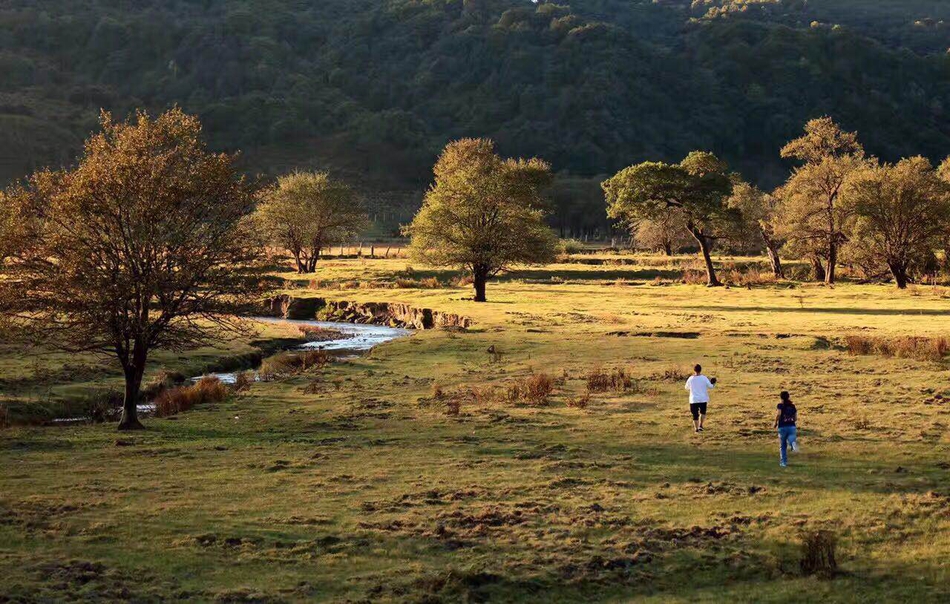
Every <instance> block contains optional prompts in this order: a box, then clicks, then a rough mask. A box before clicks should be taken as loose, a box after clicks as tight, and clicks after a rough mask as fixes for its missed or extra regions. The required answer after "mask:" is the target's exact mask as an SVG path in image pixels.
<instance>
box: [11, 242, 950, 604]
mask: <svg viewBox="0 0 950 604" xmlns="http://www.w3.org/2000/svg"><path fill="white" fill-rule="evenodd" d="M598 257H603V258H604V259H605V260H606V259H609V260H611V261H612V262H613V263H612V264H610V265H606V264H591V265H587V264H580V263H578V262H565V263H559V264H556V265H552V266H549V267H527V268H522V269H519V270H517V271H516V272H514V273H512V274H509V275H507V276H505V277H503V278H502V279H499V280H495V281H492V282H491V283H490V284H489V287H488V298H489V302H488V303H486V304H475V303H473V302H472V301H471V300H470V299H468V298H470V297H471V292H470V291H469V290H461V289H459V288H457V287H454V286H453V287H444V288H441V289H422V288H409V289H394V288H392V287H391V283H392V282H393V280H394V279H395V278H397V277H398V276H401V274H402V271H403V270H404V268H405V260H392V259H390V260H371V261H365V262H360V261H357V260H338V259H328V260H327V261H326V262H324V263H322V265H321V267H320V269H319V274H318V275H307V276H304V277H303V279H305V280H307V279H311V278H319V279H320V280H321V282H322V283H324V284H326V286H325V287H324V288H322V289H318V290H309V289H307V288H306V281H303V282H302V285H301V286H300V287H299V288H288V291H291V292H293V293H295V294H296V295H313V296H321V297H331V298H336V299H340V300H354V301H393V302H403V303H406V304H410V305H412V306H416V307H419V308H434V309H438V310H444V311H447V312H452V313H457V314H461V315H465V316H468V317H471V318H472V319H473V320H474V326H473V327H472V328H470V329H467V330H429V331H423V332H418V333H416V334H415V335H413V336H412V337H410V338H406V339H401V340H398V341H394V342H391V343H389V344H386V345H383V346H380V347H378V348H377V349H375V350H374V351H373V353H372V354H371V355H368V356H364V357H361V358H359V359H355V360H353V361H352V362H347V363H333V364H331V365H328V366H326V367H324V369H323V370H322V371H321V372H320V374H319V376H320V378H319V380H314V376H315V375H316V374H314V373H309V374H301V373H292V374H290V375H287V376H284V377H280V378H279V379H274V380H273V381H270V382H263V383H258V384H255V385H254V387H253V388H251V389H250V390H249V391H247V392H246V393H245V394H244V395H242V396H240V397H229V398H228V399H226V400H225V401H223V402H221V403H218V404H215V405H204V406H200V405H199V406H198V407H195V408H194V409H193V410H192V411H191V412H189V413H182V414H179V415H178V416H176V419H175V420H174V421H172V420H166V419H151V420H148V421H147V422H146V425H147V426H148V428H149V430H148V431H146V432H145V433H142V434H133V435H124V434H123V435H122V436H121V441H122V442H123V444H122V445H117V436H116V434H115V432H114V429H113V427H112V426H110V425H102V426H71V427H63V428H55V429H54V428H38V427H25V428H16V427H14V428H8V429H5V430H4V432H3V434H2V435H0V439H2V440H0V443H2V444H0V467H2V468H4V469H5V471H2V472H0V543H3V552H2V555H0V593H3V594H4V595H7V596H8V597H10V599H12V600H13V601H17V600H18V599H19V600H25V601H32V600H50V601H52V600H59V599H63V598H65V597H72V599H74V600H85V601H91V600H109V599H110V598H111V599H115V598H116V594H122V595H123V597H124V599H127V600H140V601H149V600H153V601H154V600H170V599H174V598H179V599H180V598H182V597H186V598H192V599H199V600H219V601H240V600H244V601H249V600H251V601H282V600H289V601H301V600H310V601H331V602H332V601H373V602H401V601H431V602H438V601H442V602H454V601H465V600H468V601H500V602H521V601H525V602H528V601H530V602H537V601H549V602H593V601H611V602H628V601H637V602H648V603H654V602H655V603H660V602H663V603H666V602H692V601H707V602H714V601H715V602H757V601H769V602H799V601H822V602H828V603H832V602H853V601H874V602H907V601H913V602H939V601H946V600H947V599H948V598H950V570H948V567H947V565H946V560H947V557H948V555H950V516H948V515H947V513H946V512H947V510H948V509H950V500H948V494H947V489H946V485H947V483H948V480H950V465H948V464H947V459H948V453H950V435H948V430H947V427H948V425H950V420H948V419H947V409H948V406H947V405H948V404H950V387H947V386H945V385H944V382H945V376H944V375H943V374H944V371H943V368H942V366H939V365H936V364H935V363H933V362H932V361H929V360H928V361H920V360H917V359H916V358H898V357H897V356H894V357H884V356H880V355H877V354H873V355H852V354H850V353H849V352H848V350H846V349H845V348H844V347H841V346H837V345H835V344H836V343H838V342H842V338H843V337H844V335H845V334H853V333H860V334H861V335H863V336H866V337H880V338H887V339H893V338H901V337H908V336H910V337H917V338H940V337H942V336H946V335H948V334H950V316H948V315H947V313H946V308H947V302H948V300H950V293H948V290H947V289H946V288H942V287H935V288H930V287H928V288H916V291H915V292H914V293H912V292H897V291H895V289H894V288H893V287H892V286H888V285H858V284H853V283H843V284H839V285H838V286H836V287H834V288H828V287H823V286H821V285H817V284H809V283H794V282H793V283H788V282H781V283H774V284H772V283H762V284H751V289H749V287H748V286H742V287H724V288H717V289H712V290H710V289H708V288H706V287H703V286H700V285H695V286H694V285H685V284H682V283H680V282H679V277H680V274H679V271H681V270H682V268H683V267H691V266H693V265H694V262H695V259H694V258H685V257H678V258H674V259H672V260H667V259H665V258H663V257H659V256H656V257H654V256H642V255H625V254H615V253H611V254H598V255H592V256H590V257H588V256H585V257H584V258H580V259H578V258H574V259H573V260H585V261H587V260H589V259H591V258H598ZM728 261H729V262H737V263H740V262H748V261H747V260H743V259H729V260H728ZM790 264H791V268H794V266H795V265H794V263H790ZM761 265H762V266H763V267H764V266H765V264H764V260H762V262H761ZM288 276H289V277H290V278H292V279H298V277H297V276H296V275H293V274H288ZM455 276H457V272H455V271H444V270H439V269H429V268H426V267H416V269H415V270H414V273H413V276H412V278H414V279H425V278H428V277H436V278H437V279H438V280H439V281H440V282H441V283H451V282H452V280H453V278H454V277H455ZM552 277H557V279H558V280H560V281H563V282H561V283H557V282H555V281H552ZM656 278H660V279H661V280H662V281H663V286H662V287H654V286H652V285H651V284H652V283H653V281H654V279H656ZM342 281H352V282H355V283H358V284H361V285H360V286H359V287H358V288H357V289H352V290H340V289H337V288H336V287H335V285H332V284H336V283H338V282H342ZM618 282H622V283H623V286H622V287H618V286H617V285H616V284H617V283H618ZM684 334H687V335H686V336H684ZM492 347H493V348H492ZM489 349H493V350H496V351H504V356H503V359H500V360H499V361H498V362H492V359H491V356H490V355H489V354H486V351H487V350H489ZM16 352H17V351H9V353H7V354H0V375H2V376H3V377H4V379H5V380H7V381H6V382H5V383H4V387H5V388H9V387H10V386H11V384H13V385H15V382H16V380H17V379H19V378H24V379H30V378H31V376H33V375H34V374H33V371H32V369H31V368H30V367H29V366H25V365H23V364H22V362H20V361H18V360H17V356H16V354H15V353H16ZM190 354H192V353H187V354H186V355H183V356H187V355H190ZM162 359H163V360H162V361H161V363H160V364H168V365H169V367H170V368H171V366H172V365H173V364H178V366H180V364H182V363H184V362H186V361H187V359H181V360H180V359H178V357H177V355H164V356H163V357H162ZM42 362H43V367H42V368H41V369H42V374H43V375H55V374H56V372H57V367H59V366H60V365H62V363H63V362H64V358H63V357H54V358H53V359H48V358H44V359H43V361H42ZM73 362H75V360H74V361H73ZM697 362H699V363H702V364H703V366H704V368H705V370H706V373H707V374H708V375H710V376H717V377H718V378H719V383H718V387H717V389H716V390H715V391H713V393H712V397H713V398H712V402H711V404H710V407H709V416H708V418H707V430H706V432H705V433H703V434H696V433H695V432H693V430H692V427H691V420H690V417H689V412H688V407H687V400H686V393H685V391H684V390H683V380H685V378H686V376H688V374H689V373H690V368H691V367H692V365H693V364H694V363H697ZM614 368H623V371H624V374H625V375H626V376H628V377H629V378H630V379H631V380H632V383H634V384H637V386H636V387H633V388H629V389H625V390H623V391H618V390H615V389H613V388H610V387H609V386H608V390H607V391H606V392H604V393H598V394H594V395H590V394H588V391H587V376H588V374H590V373H592V372H596V371H598V369H600V370H601V371H602V372H603V373H605V374H609V373H610V372H612V371H614ZM542 373H543V374H545V375H546V376H548V378H549V379H548V380H546V381H548V382H550V383H551V384H553V386H552V390H551V391H550V392H549V394H548V396H547V399H546V404H544V405H533V404H525V403H524V402H517V403H509V402H508V401H506V400H505V394H506V387H507V385H508V384H512V383H519V384H523V383H524V382H525V381H526V378H528V377H530V376H534V375H537V374H542ZM608 383H609V380H608ZM311 384H315V385H313V386H312V387H311ZM525 386H526V389H527V385H525ZM70 387H71V386H70V385H69V384H64V385H62V386H61V388H64V389H68V388H70ZM781 390H789V391H791V393H792V397H793V398H794V399H795V401H796V404H797V405H798V409H799V417H800V421H801V425H802V427H801V433H800V436H799V441H800V443H801V444H802V448H803V451H802V452H801V453H799V454H798V455H797V456H795V455H793V456H792V457H791V459H790V462H791V463H790V466H789V467H788V468H786V469H781V468H779V467H778V446H777V439H776V436H775V434H774V432H773V431H772V430H771V428H770V425H771V421H772V418H773V416H774V412H775V411H774V410H775V404H776V403H777V402H778V400H777V399H778V393H779V392H780V391H781ZM450 402H451V404H450ZM456 404H457V413H456V409H455V405H456ZM143 510H149V511H150V512H152V513H147V514H143V513H142V511H143ZM822 530H829V531H831V532H832V533H833V534H834V535H835V536H837V537H838V539H837V543H836V546H835V551H834V559H835V562H836V564H837V566H838V572H837V573H834V574H824V573H818V574H815V575H805V574H804V573H803V568H802V560H803V558H804V557H805V553H806V551H805V550H804V549H803V547H804V546H803V540H802V538H801V535H809V534H813V533H815V532H818V531H822ZM826 566H827V565H826Z"/></svg>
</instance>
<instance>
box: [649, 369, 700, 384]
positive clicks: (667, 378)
mask: <svg viewBox="0 0 950 604" xmlns="http://www.w3.org/2000/svg"><path fill="white" fill-rule="evenodd" d="M691 375H692V373H691V372H688V371H685V370H683V368H682V367H678V366H676V365H670V366H669V367H667V368H666V369H664V370H663V371H660V372H658V373H654V374H653V378H654V379H658V380H662V381H664V382H682V381H684V380H686V378H688V377H689V376H691Z"/></svg>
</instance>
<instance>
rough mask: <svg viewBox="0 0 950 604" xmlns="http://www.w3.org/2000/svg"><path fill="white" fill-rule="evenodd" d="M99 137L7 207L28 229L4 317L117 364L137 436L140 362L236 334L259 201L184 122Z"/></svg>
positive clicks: (1, 298)
mask: <svg viewBox="0 0 950 604" xmlns="http://www.w3.org/2000/svg"><path fill="white" fill-rule="evenodd" d="M101 124H102V132H101V133H99V134H96V135H94V136H92V137H91V138H90V139H89V140H88V141H87V142H86V145H85V150H84V153H83V155H82V157H81V158H80V161H79V165H78V166H77V167H76V168H75V169H74V170H71V171H63V172H48V171H41V172H37V173H36V174H34V175H33V176H32V178H31V179H30V180H29V183H28V185H27V186H26V187H25V188H22V189H15V190H13V191H11V192H10V193H9V199H8V201H9V202H10V203H11V204H12V205H13V206H14V208H15V210H14V212H15V213H18V214H20V215H30V216H33V217H34V220H33V221H31V222H30V223H29V224H28V225H27V226H26V228H27V229H28V236H27V237H25V238H23V239H22V241H25V242H27V243H26V244H24V245H20V246H17V249H15V250H14V251H13V253H12V255H11V256H10V258H8V260H7V262H6V263H4V264H3V267H2V269H3V274H2V278H0V308H2V310H3V311H4V314H6V315H7V316H11V315H12V316H13V317H14V320H15V322H16V323H17V324H18V325H19V326H20V327H21V328H22V329H24V330H25V331H26V334H27V335H28V336H29V337H30V338H31V339H33V340H34V341H37V340H39V341H43V342H46V343H48V344H50V345H53V346H57V347H61V348H63V349H65V350H69V351H91V352H94V353H99V354H102V355H109V356H113V357H115V358H116V359H118V361H119V363H120V364H121V366H122V369H123V372H124V375H125V399H124V403H123V410H122V418H121V421H120V423H119V428H120V429H123V430H126V429H128V430H131V429H139V428H141V427H142V425H141V423H139V420H138V416H137V413H136V403H137V402H138V398H139V390H140V386H141V383H142V375H143V373H144V372H145V368H146V365H147V362H148V357H149V354H150V353H151V352H152V351H153V350H154V349H156V348H167V349H181V348H184V347H188V346H193V345H198V344H200V343H202V342H205V341H207V340H208V339H209V338H212V337H215V336H219V335H221V334H222V332H228V331H234V330H239V329H241V328H242V325H241V324H240V323H239V322H238V321H237V320H236V319H234V318H232V315H231V314H229V313H230V312H231V311H232V310H233V309H234V308H236V307H237V306H239V305H241V304H244V303H246V302H248V301H250V300H252V299H253V297H254V296H255V295H256V294H257V293H258V289H257V288H258V280H257V279H255V278H254V276H255V275H254V274H253V273H251V272H249V271H251V269H253V268H255V267H256V266H258V262H259V260H260V258H261V254H260V248H261V246H260V245H258V243H257V241H256V239H255V237H254V236H253V232H252V230H251V229H250V228H249V225H248V222H249V221H248V220H247V219H248V216H249V215H250V213H251V211H252V210H253V207H254V195H253V192H252V191H251V190H250V188H249V187H248V185H247V183H245V181H244V180H243V179H242V178H240V177H238V176H237V175H236V173H235V170H234V167H233V158H232V157H230V156H227V155H219V154H213V153H209V152H208V151H206V150H205V146H204V144H203V143H202V142H201V140H200V133H201V128H200V125H199V123H198V120H197V119H196V118H194V117H191V116H188V115H185V114H184V113H182V112H181V111H180V110H177V109H175V110H171V111H168V112H167V113H164V114H162V115H161V116H159V117H158V118H155V119H152V118H150V117H149V116H148V115H146V114H145V113H139V114H137V116H136V117H135V119H134V120H132V121H130V122H128V123H122V122H114V121H113V120H112V118H111V117H110V116H109V114H107V113H103V114H102V119H101Z"/></svg>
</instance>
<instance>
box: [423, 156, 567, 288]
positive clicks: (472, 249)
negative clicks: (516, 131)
mask: <svg viewBox="0 0 950 604" xmlns="http://www.w3.org/2000/svg"><path fill="white" fill-rule="evenodd" d="M434 172H435V183H434V184H433V185H432V187H431V188H430V189H429V191H428V192H427V193H426V196H425V200H424V201H423V203H422V208H421V209H420V210H419V213H418V214H416V217H415V218H414V219H413V221H412V224H410V225H409V227H408V228H407V229H406V232H407V234H408V235H409V236H410V237H411V238H412V239H411V244H410V253H411V255H412V257H413V258H415V259H417V260H419V261H420V262H423V263H426V264H429V265H434V266H458V267H464V268H466V269H467V270H469V271H470V272H471V275H472V279H473V284H474V287H475V301H476V302H484V301H485V298H486V296H485V284H486V281H487V280H488V279H490V278H492V277H494V276H496V275H498V274H499V273H501V272H502V271H505V270H507V269H509V268H511V267H512V266H513V265H515V264H535V263H544V262H550V261H551V260H553V259H554V257H555V254H556V250H557V238H556V237H555V236H554V233H553V231H551V229H550V228H549V227H548V226H547V224H546V223H545V221H544V215H545V213H544V209H543V207H544V200H543V198H542V196H541V193H542V189H543V188H544V187H545V186H547V185H548V184H549V183H550V181H551V171H550V167H549V166H548V164H546V163H545V162H543V161H541V160H539V159H528V160H524V159H502V158H500V157H499V156H498V155H496V154H495V145H494V143H492V142H491V141H490V140H487V139H462V140H459V141H455V142H452V143H450V144H449V145H448V146H446V148H445V150H444V151H443V152H442V155H440V156H439V160H438V162H436V164H435V168H434Z"/></svg>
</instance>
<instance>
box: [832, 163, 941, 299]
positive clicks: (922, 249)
mask: <svg viewBox="0 0 950 604" xmlns="http://www.w3.org/2000/svg"><path fill="white" fill-rule="evenodd" d="M842 202H843V203H845V204H848V205H850V206H851V207H852V211H853V213H854V218H855V220H854V222H855V224H854V227H853V241H852V243H851V244H850V246H851V247H852V248H854V249H856V250H859V251H860V253H861V254H862V255H866V256H867V257H869V258H870V259H871V260H872V261H875V262H879V263H882V264H884V265H886V266H887V269H888V270H890V272H891V275H893V277H894V281H895V282H896V283H897V287H899V288H900V289H904V288H906V287H907V283H908V279H909V273H910V271H911V269H912V268H914V267H918V268H919V267H921V266H924V265H925V264H926V262H927V261H928V260H930V259H931V258H932V257H933V251H934V249H935V248H936V247H938V246H939V245H941V243H942V238H943V236H944V234H945V233H946V232H947V228H948V220H950V183H946V182H944V181H943V180H941V179H940V178H939V177H938V175H937V172H936V171H935V170H934V168H933V165H932V164H931V163H930V161H928V160H927V159H925V158H923V157H912V158H909V159H902V160H901V161H899V162H897V163H896V164H883V165H877V166H869V167H867V168H865V169H864V170H861V171H860V172H858V173H857V174H855V175H854V176H853V177H852V178H851V179H850V180H849V182H848V184H847V186H846V188H845V191H844V193H843V194H842Z"/></svg>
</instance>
